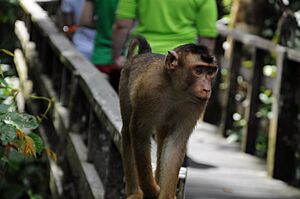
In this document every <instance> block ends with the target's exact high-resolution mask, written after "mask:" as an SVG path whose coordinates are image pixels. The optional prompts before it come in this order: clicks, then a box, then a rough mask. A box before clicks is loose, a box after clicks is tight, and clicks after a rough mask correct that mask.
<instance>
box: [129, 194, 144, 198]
mask: <svg viewBox="0 0 300 199" xmlns="http://www.w3.org/2000/svg"><path fill="white" fill-rule="evenodd" d="M127 199H143V194H142V193H135V194H132V195H130V196H128V197H127Z"/></svg>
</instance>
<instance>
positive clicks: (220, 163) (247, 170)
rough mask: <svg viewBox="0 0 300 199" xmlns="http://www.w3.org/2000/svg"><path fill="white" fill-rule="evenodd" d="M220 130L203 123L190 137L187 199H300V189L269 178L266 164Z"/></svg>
mask: <svg viewBox="0 0 300 199" xmlns="http://www.w3.org/2000/svg"><path fill="white" fill-rule="evenodd" d="M217 131H218V130H217V128H216V127H214V126H212V125H209V124H206V123H201V124H198V125H197V127H196V128H195V131H194V133H193V134H192V136H191V139H190V142H189V146H188V157H189V159H188V161H189V169H188V175H187V184H186V199H223V198H224V199H300V190H297V189H295V188H292V187H289V186H287V185H286V184H285V183H283V182H281V181H278V180H274V179H271V178H270V177H268V176H267V172H266V168H265V166H266V165H265V161H263V160H261V159H258V158H256V157H254V156H251V155H247V154H245V153H242V152H240V150H239V145H238V144H235V143H234V144H232V143H231V144H229V143H227V142H226V140H225V139H224V138H221V136H220V134H218V132H217Z"/></svg>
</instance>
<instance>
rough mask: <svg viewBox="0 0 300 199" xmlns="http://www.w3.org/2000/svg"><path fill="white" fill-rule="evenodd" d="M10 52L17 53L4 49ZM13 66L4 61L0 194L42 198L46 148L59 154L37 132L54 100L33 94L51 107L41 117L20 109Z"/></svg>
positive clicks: (11, 198)
mask: <svg viewBox="0 0 300 199" xmlns="http://www.w3.org/2000/svg"><path fill="white" fill-rule="evenodd" d="M0 52H3V53H4V54H6V55H10V56H13V53H11V52H10V51H7V50H4V49H0ZM9 71H11V67H9V65H7V64H1V63H0V195H1V198H8V199H18V198H30V199H40V198H42V197H41V196H40V195H38V194H35V193H36V189H39V191H38V192H45V190H41V189H47V188H43V187H42V186H40V184H41V183H42V182H43V184H45V186H44V187H47V184H48V183H47V182H45V181H47V179H48V177H47V176H48V174H47V172H46V173H45V172H44V171H45V169H46V168H47V164H46V158H45V157H44V155H43V154H44V153H42V152H43V151H45V152H46V154H47V155H49V156H50V158H52V159H56V155H55V154H54V152H52V151H51V150H50V149H45V148H44V144H43V141H42V139H41V137H40V136H39V134H38V133H37V128H38V127H39V125H40V122H42V120H43V119H44V118H46V114H47V113H48V111H49V110H50V108H51V106H52V103H53V99H48V98H45V97H38V96H31V98H33V99H42V100H47V102H48V108H47V110H46V111H45V113H43V114H42V115H40V116H34V115H31V114H28V113H26V112H20V111H18V106H17V102H16V98H17V95H18V93H19V89H17V88H15V87H14V86H13V83H14V80H15V79H16V78H15V77H11V76H9V75H8V74H11V72H9Z"/></svg>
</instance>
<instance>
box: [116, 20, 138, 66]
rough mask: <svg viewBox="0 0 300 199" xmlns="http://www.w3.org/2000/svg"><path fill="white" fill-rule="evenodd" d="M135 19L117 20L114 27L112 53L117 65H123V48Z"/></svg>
mask: <svg viewBox="0 0 300 199" xmlns="http://www.w3.org/2000/svg"><path fill="white" fill-rule="evenodd" d="M133 22H134V21H133V19H117V20H116V21H115V23H114V25H113V34H112V52H113V60H114V61H115V63H116V64H117V65H119V66H120V65H122V64H123V63H122V62H124V58H122V56H121V52H122V48H123V46H124V44H125V42H126V40H127V37H128V34H129V32H130V30H131V29H132V27H133Z"/></svg>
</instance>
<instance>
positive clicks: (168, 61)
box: [119, 36, 217, 199]
mask: <svg viewBox="0 0 300 199" xmlns="http://www.w3.org/2000/svg"><path fill="white" fill-rule="evenodd" d="M137 45H138V46H139V54H138V55H136V56H133V51H134V48H135V46H137ZM216 72H217V66H216V65H215V64H214V60H213V57H212V56H210V55H209V54H208V51H207V49H206V48H205V47H203V46H196V45H194V44H187V45H183V46H179V47H177V48H175V49H174V50H173V51H171V52H169V54H168V55H167V56H166V57H165V56H163V55H160V54H153V53H151V49H150V47H149V45H148V43H147V41H146V40H145V39H144V38H143V37H141V36H138V37H136V38H134V39H133V41H132V43H131V45H130V47H129V54H128V60H127V62H126V63H125V66H124V68H123V70H122V73H121V79H120V86H119V96H120V106H121V114H122V120H123V128H122V144H123V165H124V172H125V179H126V194H127V198H128V199H142V198H147V199H148V198H151V199H156V198H159V199H174V198H175V191H176V185H177V181H178V172H179V169H180V167H181V165H182V162H183V158H184V155H185V152H186V144H187V141H188V138H189V136H190V134H191V132H192V131H193V128H194V126H195V124H196V123H197V120H198V119H199V117H200V116H201V114H202V113H203V111H204V109H205V106H206V103H207V100H208V98H209V97H210V94H211V81H212V79H213V77H214V76H215V74H216ZM153 133H156V138H157V169H156V172H155V178H154V177H153V173H152V168H151V157H150V149H151V148H150V147H151V146H150V137H151V135H152V134H153Z"/></svg>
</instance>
